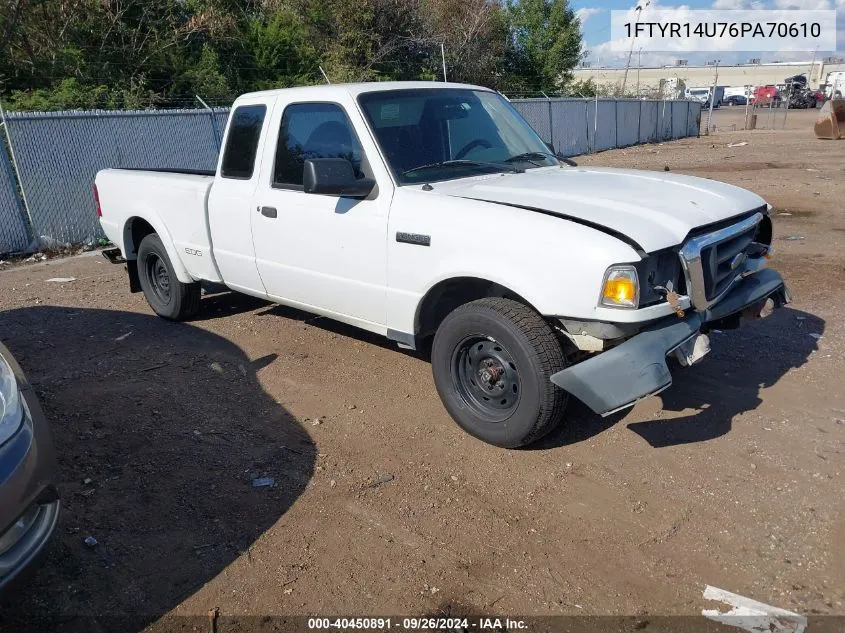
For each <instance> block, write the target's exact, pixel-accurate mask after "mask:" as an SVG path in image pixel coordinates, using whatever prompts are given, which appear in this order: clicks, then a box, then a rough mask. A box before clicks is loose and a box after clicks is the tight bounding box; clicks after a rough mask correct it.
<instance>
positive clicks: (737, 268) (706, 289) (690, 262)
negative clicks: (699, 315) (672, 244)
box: [680, 213, 763, 310]
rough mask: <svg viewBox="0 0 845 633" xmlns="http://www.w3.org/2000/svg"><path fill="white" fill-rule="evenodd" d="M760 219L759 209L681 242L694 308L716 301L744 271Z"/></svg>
mask: <svg viewBox="0 0 845 633" xmlns="http://www.w3.org/2000/svg"><path fill="white" fill-rule="evenodd" d="M762 219H763V214H762V213H755V214H754V215H752V216H751V217H748V218H746V219H744V220H742V221H740V222H737V223H736V224H732V225H730V226H727V227H725V228H722V229H719V230H716V231H713V232H712V233H705V234H704V235H699V236H696V237H693V238H691V239H690V240H688V241H687V242H686V243H685V244H684V245H683V247H682V248H681V251H680V258H681V267H682V268H683V270H684V276H685V277H686V282H687V291H688V293H689V296H690V301H691V302H692V305H693V307H695V309H696V310H705V309H707V308H708V307H709V306H711V305H713V304H714V303H716V302H717V301H718V300H719V299H721V298H722V296H724V295H725V293H727V292H728V290H730V289H731V287H732V286H733V285H734V283H736V282H737V281H739V280H740V279H741V278H742V277H743V276H744V275H745V274H748V272H749V270H750V268H749V262H748V254H747V250H748V247H749V246H750V245H751V243H752V242H753V241H754V235H755V233H756V231H757V225H758V224H759V223H760V221H761V220H762ZM759 259H760V258H757V260H759ZM757 260H755V261H754V262H753V264H754V266H753V270H756V269H757V268H760V267H761V265H762V264H761V262H760V261H757Z"/></svg>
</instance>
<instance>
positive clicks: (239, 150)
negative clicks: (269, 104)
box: [220, 105, 267, 180]
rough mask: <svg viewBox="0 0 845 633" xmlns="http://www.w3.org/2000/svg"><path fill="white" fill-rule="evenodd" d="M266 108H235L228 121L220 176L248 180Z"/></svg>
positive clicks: (254, 106)
mask: <svg viewBox="0 0 845 633" xmlns="http://www.w3.org/2000/svg"><path fill="white" fill-rule="evenodd" d="M266 113H267V108H266V107H265V106H263V105H248V106H241V107H239V108H235V111H234V112H233V113H232V115H231V118H230V120H229V136H228V137H227V138H226V149H225V151H224V152H223V165H222V167H221V169H220V175H221V176H223V177H224V178H238V179H241V180H249V179H250V178H252V170H253V169H254V167H255V153H256V151H257V150H258V138H259V137H260V136H261V126H262V125H264V115H265V114H266Z"/></svg>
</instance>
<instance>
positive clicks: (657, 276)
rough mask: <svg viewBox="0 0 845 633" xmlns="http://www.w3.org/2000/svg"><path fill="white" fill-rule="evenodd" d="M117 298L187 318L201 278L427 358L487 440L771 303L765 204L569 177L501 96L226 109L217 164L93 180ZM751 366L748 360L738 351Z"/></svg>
mask: <svg viewBox="0 0 845 633" xmlns="http://www.w3.org/2000/svg"><path fill="white" fill-rule="evenodd" d="M95 187H96V189H95V191H96V192H98V200H99V205H100V208H99V209H98V213H99V215H100V216H101V217H100V221H101V224H102V227H103V230H104V231H105V233H106V235H107V236H108V237H109V239H111V240H112V241H113V242H114V243H115V244H117V245H118V248H117V249H114V250H112V251H109V252H107V256H108V257H110V258H111V259H112V260H113V261H126V263H127V268H128V271H129V286H130V289H131V290H135V291H137V290H143V291H144V294H145V296H146V298H147V301H148V302H149V304H150V306H151V307H152V308H153V310H154V311H155V312H156V313H158V314H159V315H161V316H163V317H165V318H168V319H177V320H181V319H189V318H191V317H192V316H193V315H195V314H196V313H197V311H198V310H199V307H200V282H201V281H209V282H215V283H223V284H226V285H227V286H228V287H229V288H231V289H233V290H237V291H240V292H244V293H247V294H251V295H255V296H258V297H263V298H266V299H270V300H272V301H276V302H279V303H282V304H285V305H290V306H294V307H298V308H301V309H304V310H308V311H310V312H314V313H317V314H321V315H323V316H326V317H329V318H333V319H336V320H338V321H342V322H345V323H349V324H351V325H354V326H357V327H359V328H362V329H365V330H369V331H371V332H375V333H378V334H381V335H383V336H386V337H387V338H388V339H391V340H393V341H395V342H396V343H398V344H399V345H400V346H402V347H405V348H412V349H414V348H418V347H428V346H429V345H430V346H431V363H432V370H433V374H434V383H435V386H436V388H437V391H438V393H439V394H440V397H441V399H442V401H443V403H444V405H445V407H446V409H447V410H448V411H449V413H450V414H451V416H452V417H453V419H454V420H455V421H456V422H457V423H458V424H459V425H460V426H461V427H462V428H464V429H465V430H466V431H468V432H469V433H471V434H473V435H475V436H477V437H479V438H481V439H483V440H485V441H487V442H490V443H492V444H496V445H498V446H505V447H514V446H520V445H522V444H526V443H529V442H531V441H533V440H535V439H537V438H539V437H541V436H543V435H545V434H546V433H548V432H549V431H550V430H552V429H553V428H554V427H555V426H557V425H558V424H559V423H560V422H561V421H562V419H563V416H564V409H565V406H566V403H567V399H568V396H569V395H570V394H571V395H574V396H576V397H577V398H579V399H580V400H581V401H583V402H584V403H586V404H587V406H589V407H590V408H592V409H593V411H595V412H596V413H599V414H602V415H609V414H610V413H612V412H614V411H616V410H619V409H623V408H626V407H629V406H632V405H633V404H634V403H635V402H637V401H638V400H640V399H641V398H644V397H647V396H649V395H651V394H654V393H656V392H659V391H662V390H663V389H665V388H667V387H668V386H669V385H670V384H671V382H672V378H671V374H670V373H669V369H668V366H667V364H666V356H667V355H668V354H674V355H676V356H677V358H678V359H679V362H680V363H682V364H684V365H691V364H693V363H695V362H696V361H698V360H699V359H701V358H702V357H703V356H704V355H705V354H706V353H707V352H708V350H709V339H708V337H707V332H708V331H709V330H710V329H711V328H718V329H724V328H733V327H738V326H739V324H740V321H741V318H742V317H749V318H756V317H757V316H760V315H761V314H766V313H768V312H769V311H770V310H771V308H773V307H776V306H780V305H783V304H784V303H786V302H788V301H789V298H788V295H787V293H786V288H785V286H784V282H783V280H782V279H781V277H780V275H778V273H776V272H774V271H773V270H769V269H767V268H766V261H767V259H766V256H768V255H769V254H770V245H771V242H772V223H771V219H770V217H769V210H770V207H769V206H768V205H767V204H766V202H765V201H764V200H763V199H762V198H760V197H759V196H757V195H756V194H753V193H751V192H749V191H746V190H744V189H740V188H738V187H734V186H731V185H727V184H724V183H720V182H715V181H712V180H707V179H701V178H693V177H689V176H681V175H676V174H667V173H663V172H660V173H655V172H645V171H635V170H626V169H606V168H581V167H573V166H570V165H569V164H567V163H566V161H565V160H561V159H559V158H558V157H556V156H555V155H554V154H552V153H551V152H550V151H549V148H548V147H547V146H546V145H545V144H544V143H543V141H542V140H541V139H540V137H539V136H538V135H537V133H536V132H534V130H532V129H531V127H530V126H529V125H528V124H527V123H526V122H525V121H524V120H523V119H522V118H521V117H520V116H519V114H518V113H517V112H516V110H514V109H513V107H512V106H511V105H510V104H509V103H508V102H507V100H505V99H504V98H503V97H502V96H501V95H499V94H498V93H496V92H494V91H491V90H488V89H486V88H480V87H476V86H466V85H461V84H448V83H436V82H384V83H369V84H349V85H343V84H335V85H326V86H312V87H307V88H290V89H282V90H273V91H267V92H258V93H251V94H247V95H243V96H241V97H239V98H238V99H237V100H236V101H235V104H234V106H233V109H232V113H231V115H230V117H229V122H228V126H227V131H226V135H225V140H224V143H223V151H222V153H221V157H220V161H219V164H218V168H217V171H216V173H209V174H197V173H173V172H172V171H167V172H164V171H161V172H156V171H132V170H124V169H107V170H103V171H101V172H99V173H98V174H97V177H96V185H95ZM748 361H749V362H752V360H751V359H748Z"/></svg>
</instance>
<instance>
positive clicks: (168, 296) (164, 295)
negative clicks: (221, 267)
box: [138, 233, 202, 321]
mask: <svg viewBox="0 0 845 633" xmlns="http://www.w3.org/2000/svg"><path fill="white" fill-rule="evenodd" d="M138 277H139V279H140V282H141V289H142V290H143V291H144V296H145V297H146V299H147V303H149V304H150V307H151V308H152V309H153V310H154V311H155V313H156V314H157V315H159V316H161V317H164V318H165V319H170V320H171V321H184V320H186V319H190V318H191V317H192V316H194V315H195V314H196V313H197V311H198V310H199V307H200V297H201V295H202V289H201V288H200V284H199V283H190V284H185V283H182V282H181V281H179V280H178V279H177V278H176V273H175V272H174V271H173V265H172V264H171V263H170V258H169V257H168V256H167V251H166V250H165V248H164V244H162V242H161V238H159V236H158V235H157V234H156V233H151V234H150V235H147V236H146V237H145V238H144V239H143V240H141V245H140V246H139V247H138Z"/></svg>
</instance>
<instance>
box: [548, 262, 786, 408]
mask: <svg viewBox="0 0 845 633" xmlns="http://www.w3.org/2000/svg"><path fill="white" fill-rule="evenodd" d="M768 299H771V300H772V301H773V302H774V305H775V307H780V306H783V305H785V304H787V303H789V302H790V297H789V293H788V291H787V289H786V285H785V284H784V281H783V279H782V278H781V276H780V275H779V274H778V273H776V272H775V271H773V270H770V269H764V270H761V271H759V272H757V273H756V274H754V275H751V276H749V277H746V278H745V279H743V280H742V281H741V282H739V283H738V284H737V285H736V286H735V287H734V288H733V289H732V290H731V291H730V293H728V295H727V296H725V297H724V298H723V299H722V300H721V301H719V302H718V303H717V304H715V305H713V306H711V307H709V308H708V309H706V310H703V311H701V312H692V311H691V312H688V313H687V314H686V316H685V317H684V318H683V319H678V318H677V317H676V316H671V317H666V318H664V319H661V320H660V321H658V322H657V323H655V324H653V325H652V326H650V327H648V328H647V329H645V330H643V331H642V332H640V333H639V334H637V335H636V336H634V337H632V338H630V339H629V340H627V341H625V342H624V343H622V344H621V345H618V346H616V347H614V348H612V349H610V350H608V351H606V352H603V353H601V354H598V355H597V356H594V357H592V358H590V359H588V360H585V361H583V362H581V363H578V364H577V365H573V366H572V367H568V368H567V369H564V370H563V371H559V372H557V373H556V374H554V375H552V377H551V381H552V382H553V383H554V384H555V385H557V386H558V387H560V388H561V389H564V390H565V391H567V392H568V393H571V394H572V395H573V396H575V397H576V398H578V399H579V400H581V401H582V402H584V404H586V405H587V406H588V407H590V409H592V410H593V411H594V412H595V413H598V414H601V415H603V416H605V415H610V414H611V413H614V412H616V411H619V410H620V409H625V408H627V407H629V406H633V405H634V404H635V403H636V402H637V401H639V400H642V399H643V398H647V397H648V396H652V395H654V394H656V393H659V392H661V391H663V390H664V389H666V388H667V387H669V386H670V385H671V384H672V374H671V373H669V367H668V365H667V364H666V356H667V355H668V354H670V353H671V352H673V351H674V350H676V349H677V348H678V347H680V346H681V345H682V344H683V343H685V342H687V341H688V340H690V339H691V338H692V337H694V336H696V335H697V334H698V333H699V332H700V331H701V328H702V326H703V325H705V324H708V323H710V324H712V323H713V322H718V321H723V320H725V319H728V318H729V317H734V316H736V315H739V314H741V313H743V312H745V311H747V310H748V309H749V308H756V307H757V306H760V307H762V306H763V304H765V303H766V301H767V300H768Z"/></svg>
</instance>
